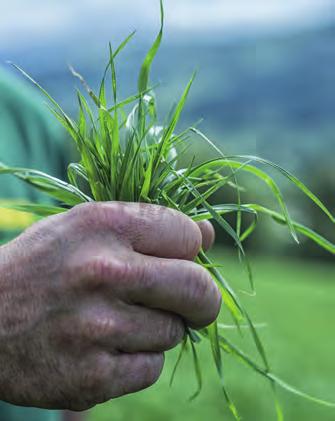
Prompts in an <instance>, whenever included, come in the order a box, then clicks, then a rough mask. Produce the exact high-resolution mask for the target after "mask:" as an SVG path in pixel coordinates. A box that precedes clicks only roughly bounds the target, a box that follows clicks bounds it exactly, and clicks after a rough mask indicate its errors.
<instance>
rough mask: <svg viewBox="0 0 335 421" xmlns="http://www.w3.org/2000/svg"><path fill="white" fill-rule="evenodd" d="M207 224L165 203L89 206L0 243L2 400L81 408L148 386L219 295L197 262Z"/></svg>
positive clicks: (209, 316) (208, 315) (209, 231)
mask: <svg viewBox="0 0 335 421" xmlns="http://www.w3.org/2000/svg"><path fill="white" fill-rule="evenodd" d="M213 236H214V233H213V228H212V227H211V225H210V224H206V223H202V224H200V225H197V224H195V223H194V222H193V221H191V220H190V219H189V218H187V217H186V216H185V215H183V214H181V213H178V212H176V211H173V210H171V209H167V208H163V207H159V206H153V205H145V204H129V203H128V204H126V203H120V202H111V203H92V204H84V205H80V206H77V207H75V208H73V209H72V210H70V211H68V212H66V213H64V214H60V215H56V216H53V217H49V218H46V219H44V220H42V221H40V222H39V223H37V224H35V225H34V226H32V227H31V228H29V229H28V230H27V231H25V232H24V233H23V234H22V235H21V236H19V237H18V238H17V239H16V240H14V241H12V242H10V243H8V244H7V245H5V246H3V247H1V248H0V367H1V370H0V399H1V400H5V401H8V402H11V403H14V404H17V405H25V406H37V407H41V408H49V409H51V408H52V409H71V410H75V411H78V410H79V411H81V410H85V409H88V408H90V407H92V406H94V405H95V404H97V403H101V402H104V401H106V400H108V399H111V398H114V397H118V396H121V395H124V394H127V393H132V392H136V391H139V390H141V389H144V388H146V387H148V386H150V385H152V384H153V383H154V382H155V381H156V380H157V379H158V377H159V376H160V373H161V371H162V368H163V362H164V351H166V350H168V349H171V348H173V347H174V346H176V345H177V344H178V343H179V342H180V341H181V340H182V338H183V336H184V334H185V324H188V325H190V326H192V327H195V328H200V327H204V326H206V325H208V324H209V323H211V322H212V321H213V320H215V318H216V317H217V315H218V312H219V309H220V304H221V297H220V293H219V291H218V289H217V287H216V285H215V284H214V282H213V281H212V279H211V278H210V276H209V274H208V272H207V271H206V270H205V269H203V268H202V267H200V266H199V265H197V264H196V263H194V262H193V261H192V260H193V259H194V258H195V256H196V255H197V253H198V251H199V249H200V247H201V244H202V243H203V245H204V246H205V247H208V246H209V245H210V244H211V242H212V241H213Z"/></svg>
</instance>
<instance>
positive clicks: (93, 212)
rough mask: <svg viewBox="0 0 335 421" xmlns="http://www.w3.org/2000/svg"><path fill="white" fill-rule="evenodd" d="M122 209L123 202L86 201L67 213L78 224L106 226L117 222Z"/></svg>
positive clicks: (111, 225) (120, 216)
mask: <svg viewBox="0 0 335 421" xmlns="http://www.w3.org/2000/svg"><path fill="white" fill-rule="evenodd" d="M122 209H123V204H122V203H118V202H108V203H105V202H88V203H82V204H80V205H77V206H75V207H74V208H72V209H71V210H70V211H69V212H68V213H69V215H70V216H71V218H72V219H74V220H75V222H76V223H77V224H79V225H83V226H86V227H95V228H97V227H98V228H99V227H100V228H102V227H103V228H106V227H113V225H114V224H115V225H117V224H118V221H119V219H120V218H122V215H123V212H122Z"/></svg>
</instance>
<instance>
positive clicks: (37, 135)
mask: <svg viewBox="0 0 335 421" xmlns="http://www.w3.org/2000/svg"><path fill="white" fill-rule="evenodd" d="M63 138H64V133H63V130H62V129H61V127H60V126H59V125H58V123H57V122H56V121H55V119H54V117H53V116H52V115H51V113H50V112H49V111H48V109H47V107H46V106H45V105H44V104H43V99H41V98H40V97H39V95H38V94H37V92H36V91H35V89H34V88H31V87H30V86H29V84H26V83H24V82H23V81H22V80H21V79H20V77H14V76H11V75H8V74H7V73H6V72H4V71H3V70H1V68H0V161H1V162H3V163H5V164H8V165H12V166H17V167H25V168H34V169H38V170H41V171H45V172H47V173H49V174H52V175H55V176H60V177H61V176H62V173H63V172H64V171H63V167H64V162H65V152H64V148H62V146H61V143H62V139H63ZM8 199H10V200H21V201H24V200H29V201H34V202H38V201H40V202H41V203H48V200H49V199H48V198H47V196H45V195H43V194H42V193H41V194H39V193H38V192H37V191H36V190H34V189H33V188H32V187H30V186H28V185H26V184H25V183H24V182H22V181H20V180H17V179H15V177H13V176H9V175H0V202H1V200H8ZM49 201H50V200H49ZM20 218H21V219H20ZM23 225H24V224H23ZM21 226H22V215H21V216H20V215H19V214H18V213H15V212H12V211H8V210H3V209H1V208H0V242H6V241H8V240H10V239H11V238H12V237H13V236H15V235H16V234H17V233H18V232H19V230H18V229H19V228H20V227H21ZM8 227H12V228H11V229H10V230H8V229H5V228H8ZM4 229H5V230H4ZM2 231H3V232H2ZM0 370H1V367H0ZM45 381H46V382H47V381H48V379H47V378H46V379H45ZM60 419H61V416H60V412H59V411H48V410H41V409H37V408H25V407H18V406H14V405H10V404H7V403H5V402H1V401H0V420H1V421H59V420H60Z"/></svg>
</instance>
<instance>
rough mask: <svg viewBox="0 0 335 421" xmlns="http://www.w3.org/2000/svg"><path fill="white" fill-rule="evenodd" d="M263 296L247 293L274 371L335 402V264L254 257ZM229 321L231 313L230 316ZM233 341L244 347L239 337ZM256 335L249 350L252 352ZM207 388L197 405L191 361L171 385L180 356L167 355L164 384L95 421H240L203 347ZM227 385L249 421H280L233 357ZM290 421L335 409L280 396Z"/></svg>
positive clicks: (98, 412) (119, 402)
mask: <svg viewBox="0 0 335 421" xmlns="http://www.w3.org/2000/svg"><path fill="white" fill-rule="evenodd" d="M216 254H217V255H219V254H221V256H220V260H221V261H224V262H225V264H226V270H225V274H226V275H227V277H228V278H229V279H230V280H231V281H232V283H234V285H235V288H237V289H243V288H244V287H246V286H247V283H246V281H245V279H241V270H242V268H241V266H239V265H238V264H237V262H236V259H235V258H233V257H232V256H231V255H230V254H229V253H228V252H227V251H226V250H224V249H223V250H217V251H216ZM252 262H253V267H254V272H255V277H256V282H257V285H256V287H257V296H256V297H250V296H248V295H246V294H243V293H241V294H240V295H241V297H242V298H243V300H244V303H245V305H246V306H247V308H248V309H249V310H250V313H251V314H252V316H253V319H254V321H256V322H266V323H267V327H265V328H262V329H261V330H260V334H261V337H262V339H263V341H264V343H265V346H266V349H267V352H268V355H269V359H270V362H271V365H272V369H273V371H274V373H275V374H277V375H278V376H280V377H281V378H283V379H285V380H286V381H287V382H289V383H291V384H293V385H294V386H297V387H298V388H300V389H302V390H304V391H306V392H308V393H310V394H313V395H315V396H318V397H321V398H324V399H328V400H333V401H335V323H334V322H335V265H334V264H329V263H328V264H324V263H319V262H307V261H301V260H291V259H280V260H276V259H274V258H265V257H262V258H260V257H255V258H253V259H252ZM222 320H223V321H226V322H229V320H225V314H222ZM229 333H230V335H229V336H230V337H231V338H232V339H235V341H238V342H240V340H239V338H238V336H237V334H236V333H235V332H229ZM250 342H251V341H250V338H249V336H248V334H246V335H245V343H246V345H245V346H244V348H245V349H246V350H248V351H250V352H252V347H251V346H248V343H250ZM200 348H201V352H200V354H201V362H202V366H203V376H204V385H203V391H202V393H201V395H200V396H199V397H198V398H197V399H196V400H195V401H193V402H188V397H189V396H190V395H191V394H192V392H193V391H194V389H195V381H194V375H193V370H192V366H191V364H190V362H189V361H188V358H187V357H186V358H185V359H184V361H183V363H182V365H181V367H180V369H179V372H178V373H177V377H176V379H175V384H174V385H173V387H172V388H170V387H169V376H170V373H171V370H172V367H173V363H174V361H175V359H176V355H177V353H176V351H175V350H174V351H171V352H169V353H167V355H166V365H165V369H164V373H163V376H162V378H161V379H160V380H159V382H158V383H157V384H156V385H154V386H153V387H151V388H150V389H148V390H146V391H143V392H141V393H138V394H135V395H131V396H127V397H124V398H120V399H116V400H113V401H111V402H109V403H107V404H104V405H100V406H98V407H96V408H94V410H92V411H91V415H90V417H89V420H90V421H119V420H120V421H121V420H127V421H133V420H134V421H142V420H143V421H157V420H160V421H169V420H173V421H181V420H183V421H186V420H192V421H198V420H199V421H200V420H201V421H206V420H208V421H209V420H210V421H215V420H227V421H230V420H232V417H231V416H230V414H229V413H228V412H227V410H226V408H225V404H224V399H223V396H222V394H221V392H220V387H219V383H218V380H217V378H216V375H215V371H214V368H213V364H212V361H211V358H210V353H209V350H208V348H207V344H205V343H204V344H203V345H201V346H200ZM225 363H226V381H227V383H228V385H229V389H230V392H231V395H232V397H233V399H234V400H235V403H236V405H237V406H238V408H239V410H240V413H241V415H242V417H243V419H244V420H246V421H271V420H275V419H276V417H275V413H274V407H273V398H272V392H271V390H270V387H269V386H268V384H267V382H266V381H264V380H263V379H261V378H259V376H258V375H257V374H255V373H253V372H252V371H251V370H250V369H249V368H247V367H245V366H241V365H240V363H238V362H236V361H235V360H234V359H232V357H229V356H227V357H225ZM279 398H280V401H281V403H282V406H283V408H284V414H285V419H286V420H288V421H308V420H310V421H316V420H319V421H333V420H335V409H330V408H323V407H319V406H318V405H316V404H314V403H310V402H307V401H305V400H302V399H301V398H298V397H295V396H291V395H289V394H288V393H287V392H281V391H280V392H279Z"/></svg>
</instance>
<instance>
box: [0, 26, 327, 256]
mask: <svg viewBox="0 0 335 421" xmlns="http://www.w3.org/2000/svg"><path fill="white" fill-rule="evenodd" d="M93 38H94V37H93ZM112 42H113V40H112ZM149 45H150V41H149V40H148V39H147V37H145V38H141V37H138V38H135V40H134V41H132V43H131V44H130V45H129V47H128V48H127V49H126V50H125V51H124V52H123V53H122V56H120V58H119V62H118V68H117V70H118V78H119V83H120V86H121V93H120V97H124V96H126V95H129V94H131V93H134V92H135V91H136V79H137V71H138V68H139V66H140V63H141V60H142V59H143V56H144V54H145V52H146V50H147V49H148V46H149ZM93 47H94V48H93ZM106 47H107V46H105V45H102V46H100V47H99V48H96V45H95V44H94V42H93V41H92V43H91V44H90V43H88V44H87V48H85V49H84V48H83V46H81V48H78V49H74V48H73V46H72V50H71V49H70V50H69V49H66V50H64V45H62V44H57V43H56V42H55V43H54V44H52V45H50V46H49V47H48V48H46V47H39V48H35V49H32V50H31V51H27V49H25V50H24V51H20V49H17V50H15V51H14V54H13V53H11V52H8V51H7V52H5V51H2V52H1V56H2V57H4V58H10V59H11V60H12V61H15V62H17V63H19V64H20V65H21V66H22V67H24V68H25V69H26V70H27V71H28V72H29V73H31V74H32V75H34V77H35V78H37V79H38V80H39V81H40V82H41V84H42V85H43V86H44V87H46V88H47V89H48V90H49V92H50V93H51V94H52V95H54V96H55V97H56V98H57V99H58V100H59V102H60V103H61V104H63V105H64V106H65V108H66V109H67V110H68V111H69V112H70V113H72V114H75V109H76V108H75V107H76V105H75V103H74V95H73V93H74V85H75V84H76V81H74V80H73V78H72V76H71V75H70V73H69V71H68V69H67V57H68V56H70V57H73V59H71V64H73V65H74V66H75V68H76V69H78V70H79V71H80V72H81V73H82V74H83V75H84V76H85V77H86V78H87V80H88V81H89V83H90V84H91V85H92V86H93V87H96V86H98V81H99V78H100V77H101V71H102V69H103V67H104V63H105V61H106V57H107V48H106ZM72 53H73V54H72ZM0 58H1V57H0ZM334 67H335V25H334V24H329V25H327V26H323V27H322V26H320V27H319V28H312V29H311V28H310V29H306V30H304V31H297V32H293V31H291V32H284V33H281V34H278V33H277V34H272V35H270V34H267V35H265V34H263V35H262V34H258V35H257V34H256V35H253V36H250V37H240V38H239V37H228V36H227V37H217V38H211V39H208V38H205V39H203V40H202V39H201V36H198V37H196V38H194V39H192V38H191V37H189V38H185V37H184V38H182V42H179V43H178V42H177V41H176V39H174V38H172V40H169V39H165V40H164V42H163V45H162V48H161V50H160V52H159V54H158V57H157V60H156V62H155V64H154V67H153V74H152V82H153V83H156V82H158V83H159V87H158V88H157V98H158V104H159V106H160V110H161V115H162V116H164V114H165V113H166V112H167V111H168V110H169V109H170V107H171V105H173V103H174V102H175V101H176V100H177V98H178V95H180V93H181V91H182V89H183V88H184V86H185V84H186V83H187V81H188V80H189V78H190V76H191V74H192V72H193V71H194V70H195V69H197V78H196V81H195V83H194V86H193V88H192V92H191V95H190V97H189V101H188V104H187V106H186V109H185V112H184V114H183V123H182V124H183V125H189V124H193V123H195V122H197V121H198V120H199V119H201V118H203V119H204V120H203V122H202V123H201V126H200V127H201V129H202V130H203V131H204V132H206V134H207V135H208V136H209V137H211V139H213V140H214V141H215V142H216V143H217V144H219V145H220V146H221V147H222V148H223V150H224V151H225V152H227V153H243V154H257V155H260V156H262V157H265V158H268V159H270V160H273V161H275V162H276V163H278V164H280V165H282V166H284V167H285V168H287V169H289V170H292V171H293V172H294V173H295V174H296V175H298V176H299V177H300V178H301V179H302V180H303V181H304V182H305V183H306V184H307V185H309V186H311V187H312V188H313V190H314V191H315V192H316V193H317V192H320V194H321V196H322V199H323V200H324V201H325V202H326V203H327V205H328V206H329V207H330V208H331V209H332V210H333V212H334V211H335V167H334V156H335V72H334ZM197 147H199V146H197ZM201 151H202V153H203V150H201ZM201 156H202V155H201ZM283 186H284V187H285V188H287V195H289V199H290V202H291V204H293V206H292V205H291V210H292V213H293V214H294V215H297V216H298V217H299V219H300V220H301V219H302V220H303V221H305V222H307V223H309V224H311V225H312V226H313V227H314V228H316V229H318V230H319V231H321V232H323V233H324V234H325V233H327V235H328V236H329V237H330V238H332V235H333V234H332V232H333V231H334V230H333V227H332V226H331V225H328V224H327V220H326V218H323V216H321V217H320V214H319V212H318V211H314V209H313V207H312V206H310V204H309V202H307V201H305V200H304V199H302V197H301V196H300V195H299V194H296V192H295V190H293V191H292V190H290V189H288V186H287V185H286V184H283ZM264 194H265V193H264ZM263 198H264V200H265V201H266V200H267V197H266V194H265V196H264V197H263ZM249 200H250V199H249ZM254 200H255V199H252V198H251V201H254ZM333 240H334V235H333ZM285 247H286V249H287V247H288V245H287V244H285ZM312 252H313V253H315V252H316V250H315V249H314V248H312Z"/></svg>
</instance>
